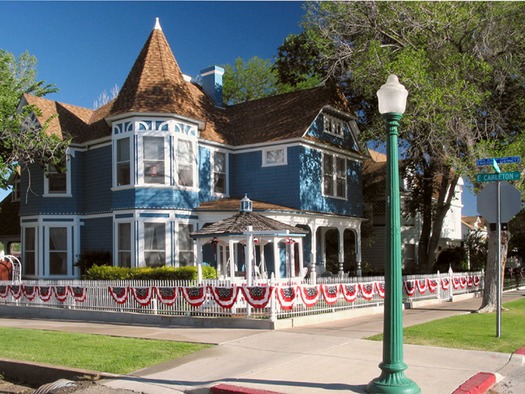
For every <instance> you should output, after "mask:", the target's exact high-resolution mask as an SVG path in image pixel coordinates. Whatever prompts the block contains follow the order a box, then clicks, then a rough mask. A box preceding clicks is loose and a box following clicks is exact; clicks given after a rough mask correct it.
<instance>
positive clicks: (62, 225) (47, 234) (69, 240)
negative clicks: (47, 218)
mask: <svg viewBox="0 0 525 394" xmlns="http://www.w3.org/2000/svg"><path fill="white" fill-rule="evenodd" d="M51 228H65V229H66V231H67V232H66V237H67V240H66V253H67V262H66V273H65V274H61V275H60V274H51V272H50V271H51V255H50V252H51V248H50V238H49V237H50V229H51ZM72 230H73V223H62V222H58V223H53V222H47V223H46V224H44V233H45V239H44V245H45V258H44V260H45V261H46V264H45V269H44V273H45V276H46V277H47V278H70V277H72V276H73V256H72V250H71V249H72V245H73V231H72Z"/></svg>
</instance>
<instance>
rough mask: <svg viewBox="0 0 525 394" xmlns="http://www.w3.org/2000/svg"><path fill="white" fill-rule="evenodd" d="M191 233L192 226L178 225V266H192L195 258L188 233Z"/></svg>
mask: <svg viewBox="0 0 525 394" xmlns="http://www.w3.org/2000/svg"><path fill="white" fill-rule="evenodd" d="M192 231H193V225H192V224H179V226H178V234H177V239H178V250H179V253H178V255H179V265H180V266H186V265H193V263H194V261H195V256H194V253H193V240H192V239H191V237H190V233H191V232H192Z"/></svg>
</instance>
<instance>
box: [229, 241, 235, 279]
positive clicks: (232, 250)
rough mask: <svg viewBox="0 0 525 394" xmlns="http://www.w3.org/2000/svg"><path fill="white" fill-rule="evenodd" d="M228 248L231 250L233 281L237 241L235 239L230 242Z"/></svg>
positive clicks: (231, 274) (232, 277) (231, 276)
mask: <svg viewBox="0 0 525 394" xmlns="http://www.w3.org/2000/svg"><path fill="white" fill-rule="evenodd" d="M228 247H229V249H230V278H231V280H232V281H233V280H234V278H235V241H234V240H233V239H230V240H229V241H228Z"/></svg>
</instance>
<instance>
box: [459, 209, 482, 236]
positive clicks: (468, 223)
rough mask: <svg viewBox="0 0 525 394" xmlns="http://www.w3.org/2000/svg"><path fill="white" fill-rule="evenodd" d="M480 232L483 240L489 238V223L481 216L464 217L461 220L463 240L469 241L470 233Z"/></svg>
mask: <svg viewBox="0 0 525 394" xmlns="http://www.w3.org/2000/svg"><path fill="white" fill-rule="evenodd" d="M473 232H479V233H480V235H481V236H482V237H483V238H487V237H488V233H487V222H486V220H485V219H484V218H483V217H481V216H479V215H478V216H463V217H462V218H461V235H462V238H463V240H465V239H467V237H468V236H469V234H470V233H473Z"/></svg>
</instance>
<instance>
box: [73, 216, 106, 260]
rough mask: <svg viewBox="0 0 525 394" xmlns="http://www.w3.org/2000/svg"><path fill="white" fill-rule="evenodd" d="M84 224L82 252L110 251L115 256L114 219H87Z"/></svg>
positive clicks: (82, 229) (81, 234)
mask: <svg viewBox="0 0 525 394" xmlns="http://www.w3.org/2000/svg"><path fill="white" fill-rule="evenodd" d="M83 222H84V224H83V226H81V227H80V246H81V251H80V252H81V253H83V252H86V251H109V252H110V253H111V254H112V255H113V217H111V216H108V217H104V218H94V219H85V220H84V221H83Z"/></svg>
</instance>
